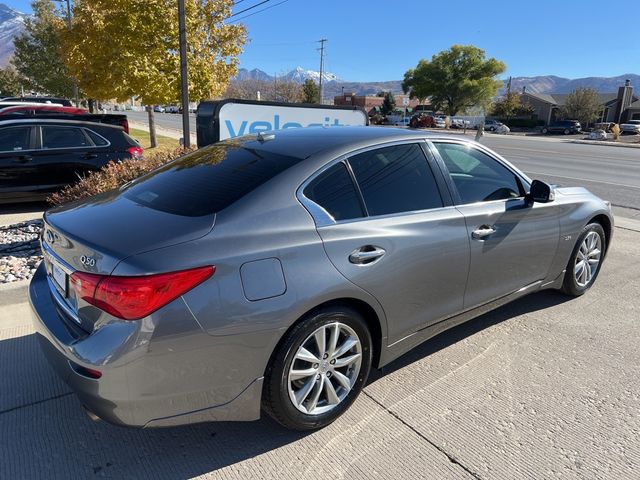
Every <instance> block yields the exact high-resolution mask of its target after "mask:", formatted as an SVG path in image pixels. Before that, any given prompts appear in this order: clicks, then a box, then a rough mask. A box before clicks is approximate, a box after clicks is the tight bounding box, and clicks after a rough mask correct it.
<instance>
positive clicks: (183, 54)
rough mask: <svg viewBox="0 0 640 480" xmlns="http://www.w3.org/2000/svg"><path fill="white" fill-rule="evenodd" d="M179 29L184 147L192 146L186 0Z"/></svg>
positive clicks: (180, 0) (181, 4) (181, 3)
mask: <svg viewBox="0 0 640 480" xmlns="http://www.w3.org/2000/svg"><path fill="white" fill-rule="evenodd" d="M178 29H179V37H180V81H181V85H180V88H181V90H182V137H183V140H182V141H183V145H184V148H189V147H191V132H190V131H189V77H187V30H186V27H185V13H184V0H178Z"/></svg>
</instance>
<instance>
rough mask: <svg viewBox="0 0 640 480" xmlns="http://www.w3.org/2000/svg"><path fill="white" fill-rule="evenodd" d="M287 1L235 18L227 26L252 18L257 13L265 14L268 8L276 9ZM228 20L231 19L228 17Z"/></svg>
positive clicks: (283, 0)
mask: <svg viewBox="0 0 640 480" xmlns="http://www.w3.org/2000/svg"><path fill="white" fill-rule="evenodd" d="M288 1H289V0H282V1H281V2H278V3H274V4H273V5H270V6H268V7H266V8H263V9H262V10H258V11H257V12H254V13H250V14H249V15H245V16H243V17H240V18H236V19H235V20H232V21H231V22H229V24H231V23H235V22H239V21H240V20H244V19H245V18H249V17H252V16H254V15H257V14H258V13H262V12H266V11H267V10H269V9H270V8H273V7H277V6H278V5H282V4H283V3H286V2H288ZM229 18H231V17H229Z"/></svg>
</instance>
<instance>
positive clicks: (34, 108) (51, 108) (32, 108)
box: [0, 104, 89, 115]
mask: <svg viewBox="0 0 640 480" xmlns="http://www.w3.org/2000/svg"><path fill="white" fill-rule="evenodd" d="M44 112H48V113H66V114H68V115H84V114H87V113H89V111H88V110H85V109H84V108H76V107H64V106H59V105H46V104H42V105H16V106H14V107H5V108H0V115H8V114H10V113H11V114H14V115H16V114H18V115H19V114H23V115H36V114H38V113H44Z"/></svg>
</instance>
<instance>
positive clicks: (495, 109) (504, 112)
mask: <svg viewBox="0 0 640 480" xmlns="http://www.w3.org/2000/svg"><path fill="white" fill-rule="evenodd" d="M531 113H533V108H532V107H531V105H529V104H526V103H522V97H521V95H520V94H519V93H518V92H509V93H507V94H505V96H504V97H502V98H500V99H499V100H497V101H496V102H495V103H494V104H493V106H492V108H491V115H492V116H494V117H501V118H511V117H514V116H516V115H530V114H531Z"/></svg>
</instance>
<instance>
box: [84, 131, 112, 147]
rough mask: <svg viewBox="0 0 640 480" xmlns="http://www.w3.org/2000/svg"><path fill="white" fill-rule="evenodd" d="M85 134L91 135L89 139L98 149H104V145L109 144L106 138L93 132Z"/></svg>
mask: <svg viewBox="0 0 640 480" xmlns="http://www.w3.org/2000/svg"><path fill="white" fill-rule="evenodd" d="M85 132H86V133H87V135H89V138H90V139H91V141H92V142H93V144H94V145H95V146H96V147H102V146H104V145H108V144H109V142H107V141H106V140H105V139H104V138H102V137H101V136H100V135H98V134H97V133H96V132H94V131H92V130H85Z"/></svg>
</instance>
